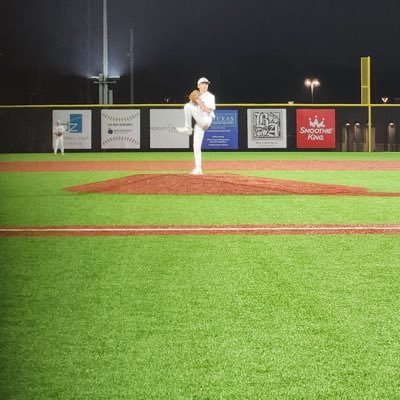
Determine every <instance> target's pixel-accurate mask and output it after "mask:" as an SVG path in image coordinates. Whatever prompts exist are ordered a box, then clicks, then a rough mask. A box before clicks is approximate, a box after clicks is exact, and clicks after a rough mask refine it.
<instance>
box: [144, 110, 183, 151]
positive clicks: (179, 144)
mask: <svg viewBox="0 0 400 400" xmlns="http://www.w3.org/2000/svg"><path fill="white" fill-rule="evenodd" d="M184 120H185V118H184V113H183V109H179V110H170V109H168V110H155V109H152V110H150V148H152V149H188V148H189V137H190V136H189V135H185V134H182V133H178V132H177V131H176V129H175V128H176V127H177V126H184V125H185V123H184Z"/></svg>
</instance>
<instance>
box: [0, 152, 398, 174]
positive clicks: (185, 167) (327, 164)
mask: <svg viewBox="0 0 400 400" xmlns="http://www.w3.org/2000/svg"><path fill="white" fill-rule="evenodd" d="M65 157H68V154H67V155H66V156H65ZM233 157H234V156H233ZM192 168H193V162H192V161H65V160H64V158H63V160H62V161H13V162H4V161H2V162H0V172H66V171H190V170H191V169H192ZM203 169H204V170H205V171H236V170H239V171H240V170H243V171H264V170H288V171H289V170H296V171H308V170H320V171H329V170H336V171H368V170H371V171H378V170H386V171H393V170H400V160H399V161H379V160H371V161H355V160H348V161H332V160H331V161H330V160H255V161H251V160H239V161H233V160H230V161H222V160H221V161H204V162H203Z"/></svg>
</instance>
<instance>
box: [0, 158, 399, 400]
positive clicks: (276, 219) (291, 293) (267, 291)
mask: <svg viewBox="0 0 400 400" xmlns="http://www.w3.org/2000/svg"><path fill="white" fill-rule="evenodd" d="M191 158H192V155H191V153H161V152H160V153H88V154H79V153H67V154H66V156H65V157H63V158H61V156H60V157H54V156H52V155H47V154H29V155H28V154H24V155H0V162H1V161H16V160H18V161H49V160H57V161H60V160H62V161H64V160H82V159H88V160H124V161H126V160H145V159H151V160H174V159H185V160H190V159H191ZM204 159H205V160H221V159H226V160H247V159H254V160H256V159H257V160H260V159H274V160H278V159H282V160H283V159H285V160H287V159H289V160H290V159H304V160H309V159H316V160H321V159H330V160H332V159H338V160H343V159H353V160H363V159H366V160H400V155H399V153H370V154H364V153H268V152H259V153H233V152H232V153H205V154H204ZM165 172H168V171H165ZM133 173H138V172H132V171H119V172H115V171H114V172H65V173H60V172H53V173H50V172H49V173H33V172H32V173H1V174H0V195H1V208H0V225H1V226H22V225H28V226H35V225H78V224H79V225H94V224H96V225H116V224H124V225H127V224H133V225H135V224H140V225H143V224H144V225H147V224H149V225H152V224H163V225H164V224H165V225H169V224H171V225H172V224H190V225H197V224H207V225H208V224H399V223H400V198H395V197H345V196H344V197H341V196H337V197H336V196H329V197H324V196H177V195H171V196H167V195H163V196H150V195H110V194H104V195H100V194H78V193H71V192H67V191H65V190H64V188H66V187H69V186H73V185H80V184H84V183H88V182H93V181H100V180H105V179H112V178H117V177H122V176H126V175H130V174H133ZM240 173H242V174H249V175H250V174H251V175H257V176H265V177H273V178H282V179H295V180H306V181H310V182H325V183H337V184H344V185H357V186H365V187H367V188H369V189H370V190H372V191H390V192H400V171H251V172H246V171H240ZM399 250H400V235H373V234H371V235H270V236H262V235H255V236H251V235H226V236H213V235H210V236H207V235H206V236H147V237H135V236H132V237H118V236H113V237H2V238H0V252H1V253H0V254H1V268H0V280H1V296H0V307H1V323H0V346H1V352H0V368H1V373H0V398H1V399H7V400H11V399H12V400H17V399H18V400H25V399H35V400H36V399H43V400H44V399H46V400H47V399H62V400H65V399H71V400H72V399H74V400H77V399H79V400H80V399H82V400H83V399H104V400H105V399H107V400H109V399H135V400H136V399H138V400H142V399H143V400H147V399H149V400H153V399H154V400H155V399H173V400H175V399H179V400H180V399H182V400H183V399H190V400H195V399H196V400H206V399H209V400H211V399H237V400H239V399H249V400H250V399H285V400H286V399H293V400H297V399H379V400H380V399H398V398H399V393H400V313H399V309H400V296H399V293H400V260H399V254H400V252H399Z"/></svg>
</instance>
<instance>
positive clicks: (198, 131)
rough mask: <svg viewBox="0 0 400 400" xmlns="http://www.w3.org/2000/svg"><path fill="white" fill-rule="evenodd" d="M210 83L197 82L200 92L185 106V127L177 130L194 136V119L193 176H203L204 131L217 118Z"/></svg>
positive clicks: (193, 95)
mask: <svg viewBox="0 0 400 400" xmlns="http://www.w3.org/2000/svg"><path fill="white" fill-rule="evenodd" d="M209 84H210V81H209V80H208V79H207V78H200V79H199V80H198V82H197V88H198V90H194V91H193V92H192V93H190V95H189V100H190V101H189V103H187V104H185V106H184V108H183V110H184V113H185V126H184V127H182V128H176V130H177V131H178V132H179V133H185V134H188V135H191V134H192V131H193V130H192V118H193V119H194V121H195V125H194V135H193V153H194V164H195V168H194V170H193V171H192V174H193V175H201V174H202V165H201V145H202V143H203V137H204V131H206V130H207V129H208V128H209V127H210V125H211V123H212V120H213V119H214V118H215V114H214V110H215V96H214V95H213V94H212V93H210V92H209V91H208V85H209Z"/></svg>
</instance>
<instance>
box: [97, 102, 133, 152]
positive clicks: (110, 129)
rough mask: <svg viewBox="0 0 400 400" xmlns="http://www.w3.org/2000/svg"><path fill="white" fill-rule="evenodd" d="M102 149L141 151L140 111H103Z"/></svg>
mask: <svg viewBox="0 0 400 400" xmlns="http://www.w3.org/2000/svg"><path fill="white" fill-rule="evenodd" d="M101 148H102V149H140V110H134V109H133V110H132V109H126V110H101Z"/></svg>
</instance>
